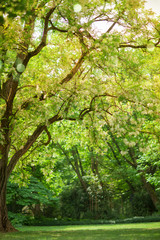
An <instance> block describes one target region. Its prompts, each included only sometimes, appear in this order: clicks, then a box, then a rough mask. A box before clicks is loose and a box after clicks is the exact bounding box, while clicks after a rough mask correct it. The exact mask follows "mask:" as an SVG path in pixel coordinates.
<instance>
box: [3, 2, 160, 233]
mask: <svg viewBox="0 0 160 240" xmlns="http://www.w3.org/2000/svg"><path fill="white" fill-rule="evenodd" d="M18 4H19V2H18ZM18 4H17V2H16V3H15V4H13V5H12V3H11V1H7V3H6V1H5V4H4V1H2V3H1V5H0V9H1V10H2V12H3V13H4V14H3V16H1V18H0V22H1V26H0V28H1V36H0V41H1V47H0V55H1V60H0V72H1V82H0V106H1V108H0V116H1V117H0V119H1V129H0V132H1V135H0V231H3V232H7V231H15V229H14V227H13V226H12V225H11V223H10V222H9V220H8V214H7V207H6V187H7V181H8V179H9V176H10V174H11V173H12V171H13V170H14V168H15V166H16V164H17V163H18V161H20V159H21V158H22V157H24V158H26V157H27V153H28V154H29V153H30V152H31V151H34V149H35V148H37V147H38V146H40V145H47V144H48V143H49V142H50V139H51V134H50V132H49V130H48V128H49V125H51V124H54V123H56V122H58V121H62V120H63V119H66V120H76V119H77V118H78V119H81V120H82V119H83V118H84V117H85V115H86V114H88V113H89V112H91V111H93V110H95V107H94V102H95V99H97V98H101V97H105V98H107V100H108V101H111V100H110V99H112V98H113V99H117V97H119V96H120V95H121V91H120V89H119V90H118V87H117V89H116V88H115V84H114V83H113V84H112V83H111V84H108V83H107V81H106V83H105V82H104V79H105V76H103V77H102V79H98V74H99V73H100V71H101V70H100V69H102V70H103V69H106V66H107V65H108V66H107V67H108V70H107V75H108V76H109V78H110V81H111V82H112V79H113V76H114V72H113V71H112V68H113V65H115V63H116V59H117V56H118V58H119V59H120V56H121V54H123V53H121V52H119V49H120V48H127V49H128V48H133V49H139V48H140V49H146V48H147V46H148V43H149V44H150V38H152V37H153V38H154V42H153V44H152V47H153V45H154V46H155V47H158V44H159V36H158V34H157V32H158V31H157V29H155V30H154V31H153V34H152V31H151V29H150V28H148V24H149V23H150V21H151V20H150V18H149V17H147V18H145V16H144V11H143V1H137V0H134V1H132V2H130V1H129V0H127V1H126V0H125V1H115V2H114V1H108V2H104V1H102V0H101V1H98V2H97V1H92V2H91V1H86V2H85V1H80V4H76V2H75V1H74V0H73V1H68V0H65V1H58V0H55V1H43V0H42V1H41V0H28V1H25V3H24V1H23V4H22V5H20V8H19V7H18V8H17V6H19V5H18ZM141 8H142V11H140V9H141ZM12 10H13V12H14V14H11V12H12ZM7 13H8V16H7ZM141 13H142V14H141ZM140 18H141V19H140ZM99 21H106V24H107V31H106V32H105V33H104V34H103V35H101V36H97V35H95V34H94V32H93V28H92V25H93V23H94V22H99ZM156 24H157V23H155V25H156ZM116 25H117V26H121V27H122V28H123V31H124V33H125V34H123V33H122V32H119V31H117V30H116V29H115V30H114V28H115V26H116ZM142 30H143V36H142ZM133 35H134V36H136V38H135V39H134V37H133ZM157 39H158V40H157ZM133 42H134V44H133ZM47 45H48V46H47ZM149 46H150V45H149ZM132 53H133V52H132ZM122 62H123V59H122ZM106 64H107V65H106ZM136 67H137V65H136V66H134V65H132V68H131V70H130V72H131V71H132V69H133V68H134V69H136V70H137V68H136ZM126 68H127V67H126ZM98 69H99V70H98ZM102 73H103V71H102V72H101V76H102V75H103V74H102ZM124 75H125V74H124ZM130 77H133V79H135V78H134V76H133V75H132V74H130ZM117 86H118V85H117ZM104 89H105V90H104ZM106 90H107V91H106ZM117 90H118V91H117ZM45 135H46V136H47V137H48V139H47V141H45V142H44V141H43V140H44V139H45ZM26 159H27V158H26Z"/></svg>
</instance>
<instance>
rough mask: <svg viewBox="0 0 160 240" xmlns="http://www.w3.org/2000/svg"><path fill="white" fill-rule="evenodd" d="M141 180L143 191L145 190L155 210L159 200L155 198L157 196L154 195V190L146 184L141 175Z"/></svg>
mask: <svg viewBox="0 0 160 240" xmlns="http://www.w3.org/2000/svg"><path fill="white" fill-rule="evenodd" d="M141 180H142V182H143V185H144V187H145V189H146V190H147V192H148V194H149V196H150V198H151V199H152V202H153V205H154V207H155V209H157V205H158V204H159V199H158V197H157V194H156V192H155V190H154V188H153V187H152V185H151V184H150V183H149V182H147V180H146V178H145V177H144V176H143V175H142V176H141Z"/></svg>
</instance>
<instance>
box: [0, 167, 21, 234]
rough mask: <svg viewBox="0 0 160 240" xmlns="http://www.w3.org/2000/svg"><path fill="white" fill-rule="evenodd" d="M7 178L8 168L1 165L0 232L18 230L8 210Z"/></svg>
mask: <svg viewBox="0 0 160 240" xmlns="http://www.w3.org/2000/svg"><path fill="white" fill-rule="evenodd" d="M6 188H7V178H6V168H5V167H3V166H0V232H15V231H17V230H16V229H15V228H14V227H13V226H12V224H11V222H10V221H9V219H8V211H7V205H6V192H7V190H6Z"/></svg>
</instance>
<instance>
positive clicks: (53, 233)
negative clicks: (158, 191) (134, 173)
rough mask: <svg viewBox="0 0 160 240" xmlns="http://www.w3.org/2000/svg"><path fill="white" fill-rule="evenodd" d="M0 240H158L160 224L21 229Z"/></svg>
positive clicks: (0, 236) (3, 236) (159, 237)
mask: <svg viewBox="0 0 160 240" xmlns="http://www.w3.org/2000/svg"><path fill="white" fill-rule="evenodd" d="M19 231H20V232H17V233H7V234H1V235H0V240H31V239H34V240H160V223H157V222H156V223H137V224H116V225H114V224H113V225H88V226H87V225H86V226H58V227H57V226H53V227H21V228H19Z"/></svg>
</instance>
